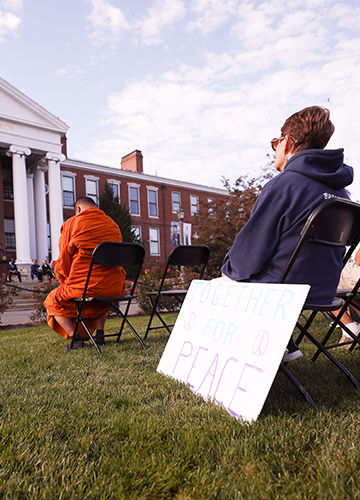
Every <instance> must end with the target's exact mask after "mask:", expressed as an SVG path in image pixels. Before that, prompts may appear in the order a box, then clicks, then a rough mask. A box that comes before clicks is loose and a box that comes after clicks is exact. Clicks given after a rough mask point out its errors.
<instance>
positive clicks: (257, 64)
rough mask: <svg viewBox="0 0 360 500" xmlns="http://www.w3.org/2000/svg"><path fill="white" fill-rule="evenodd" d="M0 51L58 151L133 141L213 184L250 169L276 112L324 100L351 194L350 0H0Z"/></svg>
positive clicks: (113, 159) (105, 149)
mask: <svg viewBox="0 0 360 500" xmlns="http://www.w3.org/2000/svg"><path fill="white" fill-rule="evenodd" d="M0 57H1V72H0V75H1V77H2V78H4V79H5V80H7V81H8V82H9V83H11V84H12V85H14V86H15V87H16V88H18V89H19V90H21V91H22V92H23V93H24V94H26V95H27V96H29V97H30V98H32V99H33V100H35V101H36V102H38V103H39V104H41V105H42V106H43V107H44V108H46V109H47V110H48V111H50V112H51V113H53V114H54V115H55V116H58V117H59V118H61V119H62V120H63V121H64V122H65V123H67V124H68V125H69V127H70V129H69V132H68V156H69V158H71V159H77V160H83V161H89V162H93V163H100V164H103V165H108V166H112V167H120V160H121V157H122V156H124V155H126V154H128V153H130V152H132V151H133V150H135V149H140V150H141V151H142V153H143V155H144V171H145V173H148V174H152V175H159V176H163V177H168V178H172V179H180V180H184V181H189V182H196V183H200V184H204V185H208V186H214V187H221V186H222V182H221V179H222V177H223V176H224V177H225V178H227V179H229V180H230V183H233V182H234V181H235V179H237V178H238V177H239V176H243V175H250V176H255V177H256V176H257V175H260V172H261V168H262V167H263V166H265V165H266V164H267V162H268V161H269V158H271V154H272V151H271V149H270V140H271V139H272V138H273V137H278V136H279V135H280V128H281V126H282V124H283V123H284V121H285V119H286V118H287V117H288V116H290V115H291V114H292V113H294V112H296V111H298V110H300V109H302V108H304V107H306V106H311V105H320V106H325V107H328V108H329V109H330V113H331V119H332V121H333V122H334V124H335V133H334V135H333V137H332V139H331V141H330V143H329V145H328V147H329V148H338V147H342V148H344V150H345V162H346V163H347V164H350V165H352V166H353V167H354V170H355V181H354V183H353V185H352V187H351V192H352V195H353V198H354V199H358V200H360V165H359V162H360V140H359V133H360V1H359V0H264V1H263V0H131V1H129V0H0ZM269 155H270V156H269ZM358 172H359V173H358Z"/></svg>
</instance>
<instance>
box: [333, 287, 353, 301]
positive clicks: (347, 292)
mask: <svg viewBox="0 0 360 500" xmlns="http://www.w3.org/2000/svg"><path fill="white" fill-rule="evenodd" d="M350 295H356V293H355V294H354V293H353V291H352V290H345V289H341V290H337V292H336V297H340V298H342V299H346V298H347V297H349V296H350Z"/></svg>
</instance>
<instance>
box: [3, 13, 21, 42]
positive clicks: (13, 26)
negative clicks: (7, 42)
mask: <svg viewBox="0 0 360 500" xmlns="http://www.w3.org/2000/svg"><path fill="white" fill-rule="evenodd" d="M20 24H21V19H20V17H18V16H15V14H12V13H11V12H4V11H1V10H0V42H2V41H3V40H4V39H5V38H6V37H7V36H8V35H14V34H16V32H17V30H18V28H19V27H20Z"/></svg>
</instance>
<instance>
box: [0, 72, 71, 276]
mask: <svg viewBox="0 0 360 500" xmlns="http://www.w3.org/2000/svg"><path fill="white" fill-rule="evenodd" d="M68 128H69V127H68V126H67V125H66V124H65V123H64V122H63V121H61V120H60V119H59V118H57V117H55V116H54V115H52V114H51V113H49V112H48V111H46V110H45V109H44V108H43V107H41V106H40V105H39V104H37V103H36V102H34V101H33V100H31V99H30V98H29V97H27V96H25V95H24V94H22V93H21V92H20V91H19V90H17V89H16V88H15V87H13V86H12V85H10V84H9V83H7V82H6V81H5V80H3V79H2V78H0V150H1V152H2V156H5V154H6V156H10V157H11V159H12V183H13V203H14V223H15V239H16V262H17V264H19V265H21V267H28V266H30V264H31V261H32V259H34V258H37V259H38V261H39V262H41V261H42V260H43V259H44V258H47V255H48V244H47V234H48V231H47V223H48V222H49V223H50V234H51V249H52V258H53V259H55V260H56V258H57V257H58V240H59V236H60V227H61V224H62V223H63V204H62V190H61V175H60V162H61V161H63V160H64V159H65V156H64V155H63V154H62V145H61V138H62V137H63V136H64V135H65V134H66V132H67V130H68ZM46 171H47V172H48V185H49V186H48V187H49V189H48V191H49V192H48V197H49V221H48V220H47V212H46V206H47V205H46V196H47V195H46V190H45V188H46V186H45V172H46Z"/></svg>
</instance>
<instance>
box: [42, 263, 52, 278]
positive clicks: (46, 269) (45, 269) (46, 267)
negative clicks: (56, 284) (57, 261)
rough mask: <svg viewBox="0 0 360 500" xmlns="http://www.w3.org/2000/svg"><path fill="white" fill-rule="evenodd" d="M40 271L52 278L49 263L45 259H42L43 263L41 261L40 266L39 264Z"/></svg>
mask: <svg viewBox="0 0 360 500" xmlns="http://www.w3.org/2000/svg"><path fill="white" fill-rule="evenodd" d="M41 272H42V275H43V276H49V278H50V279H51V280H52V279H54V275H53V273H52V272H51V268H50V266H49V264H48V263H47V260H46V259H44V260H43V263H42V266H41Z"/></svg>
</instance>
